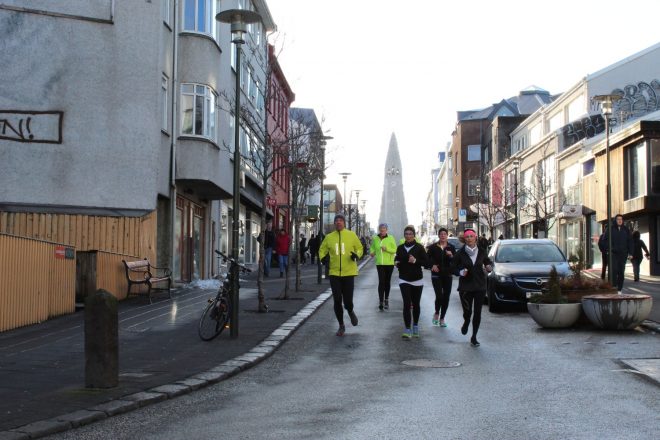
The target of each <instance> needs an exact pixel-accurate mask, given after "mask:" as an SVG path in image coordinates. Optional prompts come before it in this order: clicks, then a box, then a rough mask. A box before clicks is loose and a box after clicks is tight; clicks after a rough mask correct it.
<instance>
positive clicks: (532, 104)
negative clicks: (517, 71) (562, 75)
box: [457, 85, 558, 122]
mask: <svg viewBox="0 0 660 440" xmlns="http://www.w3.org/2000/svg"><path fill="white" fill-rule="evenodd" d="M557 96H558V95H550V92H548V91H547V90H544V89H542V88H540V87H537V86H533V85H532V86H529V87H526V88H524V89H523V90H521V91H520V92H519V93H518V95H517V96H513V97H511V98H508V99H503V100H501V101H500V102H498V103H495V104H493V105H491V106H489V107H486V108H482V109H479V110H466V111H458V112H457V119H458V121H459V122H461V121H468V120H479V119H489V120H492V119H495V118H496V117H497V116H521V115H531V114H532V113H534V112H535V111H536V110H537V109H539V108H540V107H543V106H544V105H547V104H549V103H551V102H552V101H553V100H554V99H555V98H556V97H557Z"/></svg>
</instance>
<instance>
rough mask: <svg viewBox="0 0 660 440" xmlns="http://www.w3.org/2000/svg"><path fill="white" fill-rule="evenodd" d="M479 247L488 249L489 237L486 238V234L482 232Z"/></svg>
mask: <svg viewBox="0 0 660 440" xmlns="http://www.w3.org/2000/svg"><path fill="white" fill-rule="evenodd" d="M479 247H480V248H484V249H486V250H488V239H487V238H486V234H481V237H479Z"/></svg>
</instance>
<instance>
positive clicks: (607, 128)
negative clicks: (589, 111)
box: [604, 113, 614, 284]
mask: <svg viewBox="0 0 660 440" xmlns="http://www.w3.org/2000/svg"><path fill="white" fill-rule="evenodd" d="M604 115H605V155H606V156H607V177H606V180H607V220H606V222H607V279H608V280H609V282H610V284H614V274H613V272H612V184H611V182H610V115H609V114H608V113H604Z"/></svg>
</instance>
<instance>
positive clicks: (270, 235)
mask: <svg viewBox="0 0 660 440" xmlns="http://www.w3.org/2000/svg"><path fill="white" fill-rule="evenodd" d="M264 235H265V236H266V243H264V248H272V247H274V246H275V232H273V231H269V230H268V229H266V231H265V233H264Z"/></svg>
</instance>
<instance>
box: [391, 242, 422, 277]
mask: <svg viewBox="0 0 660 440" xmlns="http://www.w3.org/2000/svg"><path fill="white" fill-rule="evenodd" d="M410 255H412V256H413V257H415V263H409V262H408V257H409V256H410ZM429 263H430V262H429V258H428V256H427V255H426V250H424V246H422V245H421V244H419V243H417V242H415V244H414V245H413V247H412V249H410V252H408V251H406V248H405V243H403V244H400V245H399V247H398V248H396V254H395V255H394V264H395V265H396V267H398V268H399V278H401V279H402V280H404V281H417V280H421V279H422V278H423V277H424V274H423V273H422V268H423V267H425V268H427V269H428V268H429V267H430V266H429Z"/></svg>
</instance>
